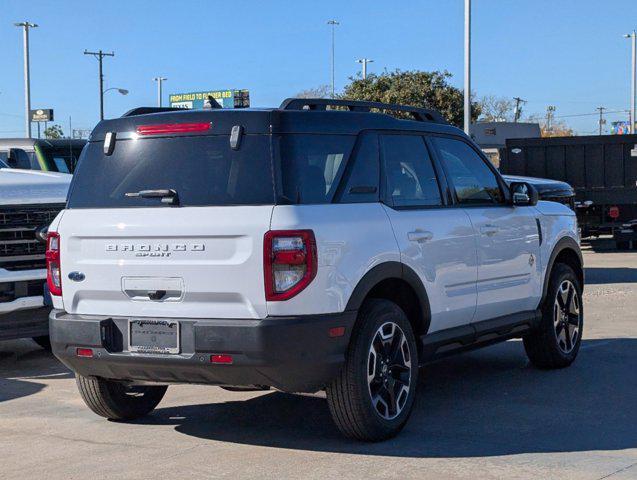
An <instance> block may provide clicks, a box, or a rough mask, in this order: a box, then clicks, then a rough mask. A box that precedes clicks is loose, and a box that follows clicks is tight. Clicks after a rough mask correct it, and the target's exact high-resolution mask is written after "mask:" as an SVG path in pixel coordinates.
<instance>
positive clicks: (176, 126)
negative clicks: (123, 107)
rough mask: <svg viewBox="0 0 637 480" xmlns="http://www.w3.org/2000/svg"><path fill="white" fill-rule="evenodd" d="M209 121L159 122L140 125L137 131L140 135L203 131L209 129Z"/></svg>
mask: <svg viewBox="0 0 637 480" xmlns="http://www.w3.org/2000/svg"><path fill="white" fill-rule="evenodd" d="M210 127H212V124H211V123H210V122H198V123H160V124H157V125H140V126H139V127H137V133H138V134H140V135H161V134H165V133H190V132H205V131H206V130H210Z"/></svg>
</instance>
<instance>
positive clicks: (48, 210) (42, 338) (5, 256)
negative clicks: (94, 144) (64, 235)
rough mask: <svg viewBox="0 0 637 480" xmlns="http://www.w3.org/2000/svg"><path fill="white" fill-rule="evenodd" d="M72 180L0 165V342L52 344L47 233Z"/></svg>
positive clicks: (52, 173) (48, 173)
mask: <svg viewBox="0 0 637 480" xmlns="http://www.w3.org/2000/svg"><path fill="white" fill-rule="evenodd" d="M71 178H72V176H71V175H68V174H64V173H54V172H41V171H36V170H19V169H11V168H8V167H7V165H6V164H4V163H2V161H0V340H10V339H15V338H27V337H32V338H33V339H34V340H35V341H36V342H38V343H39V344H40V345H42V346H45V347H46V346H47V345H48V330H49V328H48V313H49V310H50V308H49V307H48V306H46V305H45V302H44V294H45V292H44V289H45V283H46V281H45V280H46V266H45V259H44V253H45V249H46V245H45V241H46V231H47V228H48V226H49V224H50V223H51V221H52V220H53V219H54V218H55V216H56V215H57V214H58V212H59V211H60V210H62V209H63V208H64V204H65V202H66V193H67V190H68V188H69V183H70V181H71Z"/></svg>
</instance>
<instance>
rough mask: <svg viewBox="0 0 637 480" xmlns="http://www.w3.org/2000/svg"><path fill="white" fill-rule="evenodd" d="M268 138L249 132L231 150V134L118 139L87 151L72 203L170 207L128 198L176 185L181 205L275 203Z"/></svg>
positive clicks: (77, 205) (77, 174) (75, 205)
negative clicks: (108, 147) (110, 146)
mask: <svg viewBox="0 0 637 480" xmlns="http://www.w3.org/2000/svg"><path fill="white" fill-rule="evenodd" d="M270 159H271V154H270V137H269V136H267V135H245V136H244V137H243V139H242V142H241V148H239V149H238V150H232V149H231V148H230V139H229V136H227V135H219V136H184V137H167V138H141V139H137V140H118V141H117V142H116V144H115V149H114V151H113V154H112V155H110V156H106V155H104V150H103V143H102V142H93V143H90V144H89V145H88V147H87V148H86V149H85V150H84V151H83V153H82V156H81V157H80V160H79V164H78V166H77V169H76V171H75V175H74V177H73V183H72V186H71V192H70V195H69V202H68V206H69V208H113V207H115V208H123V207H161V206H166V204H163V203H162V202H161V200H160V199H159V198H142V197H128V196H126V193H134V192H139V191H141V190H160V189H173V190H175V191H176V192H177V194H178V196H179V202H180V205H182V206H212V205H263V204H273V203H274V198H275V195H274V185H273V180H272V178H273V175H272V162H271V161H270Z"/></svg>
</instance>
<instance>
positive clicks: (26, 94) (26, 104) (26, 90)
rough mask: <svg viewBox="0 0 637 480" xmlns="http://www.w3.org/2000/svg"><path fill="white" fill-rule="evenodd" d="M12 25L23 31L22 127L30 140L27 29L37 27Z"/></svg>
mask: <svg viewBox="0 0 637 480" xmlns="http://www.w3.org/2000/svg"><path fill="white" fill-rule="evenodd" d="M14 25H15V26H16V27H22V28H23V29H24V126H25V135H26V137H27V138H31V118H30V116H31V75H30V72H29V28H36V27H37V26H38V25H37V24H35V23H29V22H20V23H15V24H14ZM38 125H39V124H38Z"/></svg>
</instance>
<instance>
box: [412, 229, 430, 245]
mask: <svg viewBox="0 0 637 480" xmlns="http://www.w3.org/2000/svg"><path fill="white" fill-rule="evenodd" d="M433 237H434V234H433V232H430V231H429V230H418V229H417V230H414V231H413V232H409V233H407V238H408V239H409V241H410V242H418V243H424V242H428V241H429V240H431V239H432V238H433Z"/></svg>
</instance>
